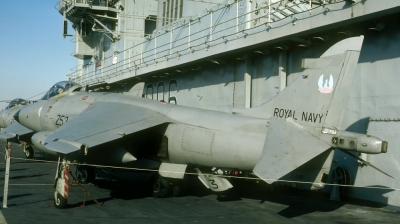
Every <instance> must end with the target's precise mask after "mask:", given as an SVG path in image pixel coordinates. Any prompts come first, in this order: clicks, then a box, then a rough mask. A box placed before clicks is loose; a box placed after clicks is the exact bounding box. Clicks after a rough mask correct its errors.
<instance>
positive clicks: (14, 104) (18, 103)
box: [6, 98, 28, 110]
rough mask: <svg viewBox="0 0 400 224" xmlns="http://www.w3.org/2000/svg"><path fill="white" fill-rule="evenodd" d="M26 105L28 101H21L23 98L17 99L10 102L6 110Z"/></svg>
mask: <svg viewBox="0 0 400 224" xmlns="http://www.w3.org/2000/svg"><path fill="white" fill-rule="evenodd" d="M26 104H28V101H26V100H24V99H21V98H16V99H13V100H12V101H11V102H10V104H8V106H7V107H6V110H7V109H10V108H13V107H15V106H17V105H26Z"/></svg>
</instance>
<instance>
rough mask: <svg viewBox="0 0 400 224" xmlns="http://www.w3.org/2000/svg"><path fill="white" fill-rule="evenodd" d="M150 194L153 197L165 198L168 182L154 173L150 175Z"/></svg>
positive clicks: (168, 186)
mask: <svg viewBox="0 0 400 224" xmlns="http://www.w3.org/2000/svg"><path fill="white" fill-rule="evenodd" d="M151 184H152V195H153V197H155V198H165V197H167V194H168V192H169V189H170V183H169V181H168V180H167V179H165V178H164V177H162V176H160V175H158V174H154V175H153V176H152V177H151Z"/></svg>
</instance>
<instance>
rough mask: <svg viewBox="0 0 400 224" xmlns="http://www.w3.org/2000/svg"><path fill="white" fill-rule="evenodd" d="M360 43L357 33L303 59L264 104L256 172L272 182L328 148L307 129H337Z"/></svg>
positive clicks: (328, 146) (361, 39)
mask: <svg viewBox="0 0 400 224" xmlns="http://www.w3.org/2000/svg"><path fill="white" fill-rule="evenodd" d="M362 42H363V36H360V37H354V38H349V39H345V40H343V41H341V42H338V43H337V44H335V45H334V46H332V47H331V48H329V49H328V50H327V51H326V52H325V53H324V54H323V55H322V56H321V57H320V58H318V59H305V60H303V67H304V68H306V70H305V71H304V72H303V73H302V74H301V75H300V76H299V77H298V78H297V79H296V80H295V81H294V82H293V83H292V84H291V85H290V86H288V87H287V88H286V89H285V90H284V91H282V92H281V93H279V95H277V96H276V97H275V98H274V100H273V101H271V102H269V103H267V104H266V105H264V107H268V109H269V111H270V112H271V111H272V114H271V117H272V118H271V120H270V123H269V128H268V133H267V137H266V139H265V144H264V149H263V152H262V155H261V158H260V160H259V161H258V162H257V164H256V166H255V168H254V170H253V171H254V173H255V174H256V175H257V176H259V177H260V178H263V179H264V180H265V181H266V182H267V183H272V182H274V181H275V180H277V179H280V178H281V177H283V176H285V175H287V174H288V173H289V172H291V171H293V170H295V169H297V168H299V167H300V166H302V165H303V164H305V163H306V162H308V161H310V160H311V159H313V158H314V157H316V156H318V155H320V154H321V153H323V152H325V151H326V150H328V149H330V148H331V145H329V144H328V143H327V142H326V141H323V140H321V139H319V138H318V137H316V136H315V134H313V133H312V131H311V132H310V130H312V129H314V130H315V129H320V128H322V127H327V128H333V129H340V127H341V124H342V120H343V114H344V111H345V107H346V105H347V101H348V98H349V95H350V91H351V86H352V83H353V78H354V74H355V69H356V66H357V62H358V58H359V55H360V50H361V45H362ZM271 106H272V107H271ZM255 109H256V108H255ZM264 109H266V108H264ZM280 118H284V119H286V120H284V119H280ZM320 131H321V129H320ZM320 131H319V132H320ZM315 168H316V169H317V168H318V167H315ZM319 168H320V167H319ZM319 168H318V169H319Z"/></svg>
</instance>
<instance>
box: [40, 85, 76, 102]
mask: <svg viewBox="0 0 400 224" xmlns="http://www.w3.org/2000/svg"><path fill="white" fill-rule="evenodd" d="M77 85H78V84H76V83H74V82H70V81H61V82H57V83H56V84H54V85H53V86H52V87H51V88H50V89H49V91H47V92H46V94H44V96H43V97H42V100H47V99H50V98H52V97H54V96H57V95H58V94H61V93H63V92H65V91H67V90H68V89H69V88H71V87H72V86H77Z"/></svg>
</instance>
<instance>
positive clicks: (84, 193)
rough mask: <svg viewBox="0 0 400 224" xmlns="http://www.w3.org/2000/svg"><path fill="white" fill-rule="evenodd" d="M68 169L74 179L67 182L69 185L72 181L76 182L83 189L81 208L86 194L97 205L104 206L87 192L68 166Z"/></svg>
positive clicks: (83, 205)
mask: <svg viewBox="0 0 400 224" xmlns="http://www.w3.org/2000/svg"><path fill="white" fill-rule="evenodd" d="M68 170H69V173H70V174H71V176H72V178H73V179H74V181H73V182H71V183H70V184H68V185H69V186H70V187H71V186H72V185H73V184H74V183H75V184H78V185H79V187H80V188H81V190H82V191H83V204H82V205H81V207H82V208H84V207H85V203H86V194H87V195H88V196H89V197H90V198H91V199H92V200H93V201H94V202H96V203H97V204H98V205H99V206H104V204H103V203H101V202H99V201H97V200H96V198H94V197H93V196H92V195H91V194H90V192H88V191H87V190H86V189H85V188H84V187H83V186H82V185H81V184H80V183H79V180H78V178H77V177H76V176H75V174H74V173H73V172H72V171H71V169H69V168H68Z"/></svg>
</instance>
